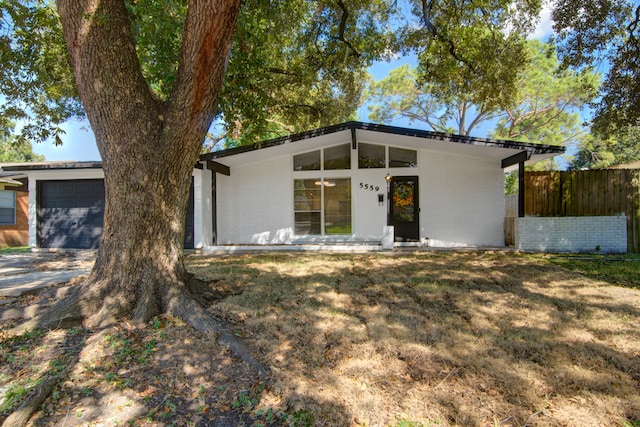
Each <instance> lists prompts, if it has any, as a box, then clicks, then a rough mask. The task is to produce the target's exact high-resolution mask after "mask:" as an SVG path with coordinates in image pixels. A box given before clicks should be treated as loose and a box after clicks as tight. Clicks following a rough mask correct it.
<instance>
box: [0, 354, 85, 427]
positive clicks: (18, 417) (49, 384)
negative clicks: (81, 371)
mask: <svg viewBox="0 0 640 427" xmlns="http://www.w3.org/2000/svg"><path fill="white" fill-rule="evenodd" d="M79 358H80V356H79V354H77V355H76V356H75V357H73V358H72V359H71V361H70V362H69V363H67V365H66V366H65V368H64V369H63V370H62V371H60V372H59V373H58V374H56V375H52V376H49V377H47V379H45V380H44V381H43V382H42V383H41V384H40V385H38V387H36V388H35V390H34V391H33V392H32V393H31V395H30V396H29V398H28V399H27V400H25V401H24V402H22V404H21V405H20V407H19V408H18V409H16V410H15V411H13V413H11V415H9V416H8V417H7V419H5V420H4V422H3V423H2V427H22V426H24V425H25V424H26V423H27V422H28V421H29V419H30V418H31V416H32V415H33V413H34V412H35V411H36V410H37V409H38V408H39V407H40V405H42V402H44V400H45V399H46V398H47V397H49V395H50V394H51V392H52V391H53V388H54V387H55V386H56V385H57V384H58V383H59V382H61V381H62V380H63V379H64V378H65V377H66V375H67V374H68V373H69V370H70V368H71V367H72V366H73V365H75V364H76V363H78V360H79Z"/></svg>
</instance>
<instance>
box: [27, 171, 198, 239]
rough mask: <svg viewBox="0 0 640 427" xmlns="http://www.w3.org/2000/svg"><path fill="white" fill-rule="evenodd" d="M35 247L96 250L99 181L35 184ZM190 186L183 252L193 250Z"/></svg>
mask: <svg viewBox="0 0 640 427" xmlns="http://www.w3.org/2000/svg"><path fill="white" fill-rule="evenodd" d="M37 191H38V246H40V247H41V248H67V249H95V248H97V247H98V246H99V244H100V235H101V234H102V227H103V223H104V181H103V180H102V179H83V180H64V181H62V180H61V181H38V189H37ZM193 212H194V210H193V183H192V185H191V190H190V192H189V204H188V209H187V221H186V224H185V225H186V227H185V248H193Z"/></svg>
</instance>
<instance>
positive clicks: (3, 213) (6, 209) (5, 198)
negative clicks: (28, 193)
mask: <svg viewBox="0 0 640 427" xmlns="http://www.w3.org/2000/svg"><path fill="white" fill-rule="evenodd" d="M15 223H16V192H15V191H9V190H0V225H14V224H15Z"/></svg>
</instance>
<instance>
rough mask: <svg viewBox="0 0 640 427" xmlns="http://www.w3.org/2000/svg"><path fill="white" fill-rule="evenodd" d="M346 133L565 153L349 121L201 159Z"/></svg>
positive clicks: (557, 149) (545, 147)
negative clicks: (379, 133)
mask: <svg viewBox="0 0 640 427" xmlns="http://www.w3.org/2000/svg"><path fill="white" fill-rule="evenodd" d="M344 130H351V131H354V130H370V131H374V132H382V133H389V134H393V135H400V136H413V137H417V138H424V139H432V140H437V141H443V142H453V143H459V144H468V145H476V146H485V147H496V148H509V149H514V150H521V151H522V150H524V151H527V152H528V156H529V157H531V155H533V154H562V153H564V152H565V150H566V149H565V147H559V146H555V145H544V144H531V143H526V142H517V141H509V140H499V139H490V138H479V137H475V136H462V135H453V134H447V133H442V132H432V131H427V130H421V129H411V128H404V127H398V126H388V125H380V124H374V123H364V122H355V121H353V122H346V123H341V124H338V125H333V126H327V127H323V128H319V129H314V130H311V131H307V132H301V133H297V134H293V135H288V136H283V137H280V138H275V139H270V140H267V141H262V142H258V143H256V144H253V145H247V146H243V147H234V148H229V149H227V150H220V151H214V152H212V153H207V154H202V155H201V156H200V160H213V159H219V158H222V157H228V156H233V155H236V154H242V153H247V152H250V151H255V150H260V149H263V148H269V147H276V146H278V145H284V144H289V143H291V142H296V141H301V140H305V139H309V138H315V137H318V136H322V135H329V134H332V133H335V132H341V131H344Z"/></svg>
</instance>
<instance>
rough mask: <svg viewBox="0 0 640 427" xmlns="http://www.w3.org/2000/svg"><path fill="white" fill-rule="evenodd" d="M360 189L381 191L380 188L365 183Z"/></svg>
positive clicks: (361, 184) (362, 183)
mask: <svg viewBox="0 0 640 427" xmlns="http://www.w3.org/2000/svg"><path fill="white" fill-rule="evenodd" d="M360 188H364V189H365V190H370V191H380V187H379V186H377V185H373V184H365V183H364V182H361V183H360Z"/></svg>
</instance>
